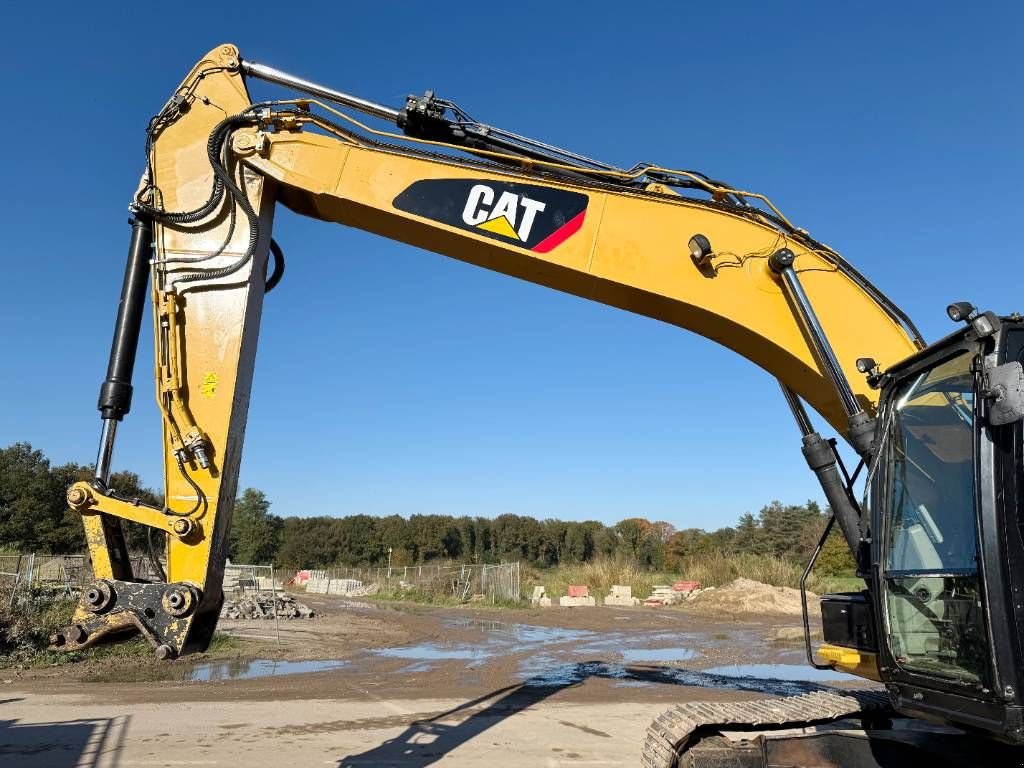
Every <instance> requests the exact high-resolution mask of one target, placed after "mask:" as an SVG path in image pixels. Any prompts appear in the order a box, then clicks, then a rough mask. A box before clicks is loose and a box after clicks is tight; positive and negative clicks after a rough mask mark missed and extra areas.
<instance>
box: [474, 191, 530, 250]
mask: <svg viewBox="0 0 1024 768" xmlns="http://www.w3.org/2000/svg"><path fill="white" fill-rule="evenodd" d="M494 197H495V194H494V190H493V189H491V188H490V187H488V186H486V185H484V184H474V185H473V187H472V188H471V189H470V190H469V197H468V198H467V199H466V207H465V208H463V209H462V220H463V221H464V222H466V223H467V224H468V225H469V226H471V227H479V228H480V229H482V230H484V231H486V232H494V233H495V234H496V235H504V236H505V237H509V238H514V239H517V240H522V241H523V242H526V241H527V240H529V239H530V230H531V229H533V221H534V219H536V218H537V214H538V213H541V212H542V211H543V210H544V209H545V208H546V207H547V206H545V204H544V203H542V202H540V201H539V200H531V199H530V198H528V197H526V196H525V195H524V196H520V195H516V194H514V193H512V192H508V191H505V192H502V193H501V197H499V198H498V202H497V204H495V203H494ZM491 206H493V207H491ZM520 208H522V215H520ZM517 219H518V220H519V226H518V228H517V227H516V220H517Z"/></svg>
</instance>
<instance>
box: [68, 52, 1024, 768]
mask: <svg viewBox="0 0 1024 768" xmlns="http://www.w3.org/2000/svg"><path fill="white" fill-rule="evenodd" d="M252 80H260V81H264V82H265V83H268V84H270V86H272V87H274V88H277V89H279V90H281V91H282V92H283V94H282V95H284V96H286V98H280V99H275V100H271V101H263V102H255V103H254V102H253V101H251V100H250V97H249V92H248V89H247V83H249V82H250V81H252ZM264 87H265V88H266V87H268V86H264ZM278 204H280V205H284V206H286V207H287V208H289V209H291V210H292V211H294V212H296V213H298V214H301V215H304V216H309V217H311V218H314V219H320V220H322V221H327V222H335V223H338V224H343V225H346V226H349V227H356V228H359V229H362V230H366V231H368V232H372V233H376V234H378V235H381V236H383V237H386V238H390V239H392V240H396V241H401V242H403V243H408V244H411V245H414V246H418V247H419V248H422V249H425V250H427V251H433V252H435V253H439V254H443V255H445V256H449V257H451V258H454V259H458V260H460V261H463V262H467V263H469V264H475V265H477V266H480V267H483V268H485V269H489V270H493V271H495V272H499V273H502V274H505V275H511V276H514V277H517V278H520V279H523V280H528V281H530V282H532V283H536V284H538V285H543V286H547V287H550V288H553V289H555V290H558V291H562V292H564V293H568V294H572V295H574V296H579V297H584V298H586V299H590V300H591V301H595V302H600V303H602V304H606V305H609V306H612V307H617V308H620V309H623V310H626V311H628V312H633V313H636V314H640V315H645V316H647V317H650V318H654V319H656V320H660V321H662V322H665V323H670V324H672V325H675V326H678V327H680V328H683V329H686V330H689V331H692V332H694V333H697V334H700V335H701V336H704V337H707V338H709V339H712V340H714V341H716V342H718V343H719V344H721V345H724V346H725V347H728V348H729V349H731V350H734V351H735V352H736V353H738V354H740V355H742V356H743V357H745V358H747V359H748V360H750V361H751V362H753V363H755V364H756V365H758V366H760V367H761V368H763V369H764V370H766V371H768V372H769V373H770V374H772V376H773V377H775V378H776V379H777V380H778V382H779V385H780V387H781V392H782V399H784V400H785V402H786V403H787V404H788V406H789V408H790V410H791V411H792V413H793V416H794V418H795V421H796V424H797V427H798V428H799V431H800V437H801V443H800V448H801V451H802V453H803V455H804V458H805V460H806V461H807V464H808V466H809V467H810V469H811V471H812V472H813V473H814V474H815V475H816V476H817V478H818V480H819V481H820V484H821V488H822V491H823V494H824V496H825V498H826V499H827V501H828V505H829V507H830V509H831V513H832V517H831V521H830V522H829V529H831V528H832V526H833V523H838V526H839V532H841V534H842V538H843V539H844V541H845V543H846V545H847V546H848V547H849V550H850V553H851V555H852V556H853V558H854V560H855V561H856V564H857V569H858V576H859V577H860V578H862V579H863V581H864V585H865V586H864V589H863V590H861V591H859V592H852V593H843V594H836V595H825V596H823V597H822V598H821V615H822V624H823V635H824V636H823V640H824V642H823V644H822V645H820V647H818V648H816V649H812V645H811V641H810V631H809V628H808V618H807V617H808V614H807V608H806V599H805V614H804V627H805V642H806V651H807V656H808V661H809V663H811V664H812V665H814V666H816V667H820V668H827V669H835V670H840V671H843V672H847V673H850V674H852V675H856V676H859V677H861V678H864V679H865V680H866V681H873V682H865V684H864V685H863V686H860V687H858V688H850V687H845V688H822V689H821V690H815V691H813V692H810V693H806V694H803V695H800V696H793V697H788V698H774V699H766V700H763V701H753V702H732V703H723V702H703V703H701V702H698V703H690V704H680V705H678V706H676V707H673V708H672V709H670V710H668V711H667V712H665V713H664V714H663V715H662V716H661V717H659V718H657V719H656V720H655V721H654V722H653V723H652V724H651V726H650V727H649V729H648V731H647V733H646V737H645V743H644V748H643V754H642V758H641V759H642V764H643V765H645V766H647V768H655V767H663V766H675V765H680V766H699V767H700V768H714V767H716V766H776V767H777V766H826V765H827V766H831V765H842V766H876V765H894V764H897V763H898V764H900V765H906V764H908V763H907V761H908V760H920V759H927V760H930V761H931V762H932V764H933V765H936V766H939V765H961V764H967V763H974V764H982V765H1024V762H1022V758H1021V757H1020V753H1019V752H1018V748H1019V746H1020V745H1024V648H1022V643H1021V638H1022V637H1024V438H1022V421H1024V371H1022V362H1024V318H1022V317H1021V315H1020V314H1010V315H1003V316H1000V315H997V314H995V313H993V312H991V311H979V310H977V309H975V308H974V306H972V305H971V304H970V303H969V302H956V303H953V304H951V305H949V307H948V309H947V313H948V315H949V318H950V320H951V321H952V322H953V323H955V324H956V325H955V326H954V330H953V332H952V333H950V334H949V335H948V336H947V337H946V338H944V339H942V340H940V341H937V342H935V343H933V344H926V343H925V341H924V340H923V339H922V337H921V334H920V333H919V332H918V330H917V328H916V327H915V326H914V324H913V323H912V322H911V320H910V318H909V317H907V315H906V314H905V313H904V312H902V311H901V310H900V309H899V308H898V307H897V306H896V305H895V304H894V303H893V302H892V301H891V300H890V299H889V298H888V297H886V295H885V294H884V293H883V292H882V291H881V290H879V288H877V287H876V286H875V285H874V284H873V283H872V282H871V281H870V280H868V278H867V277H865V276H864V275H863V274H861V273H860V272H859V271H858V270H857V269H856V267H854V266H853V265H852V264H851V263H850V262H848V261H847V260H846V259H845V258H843V257H842V256H841V255H840V254H839V253H837V252H836V251H835V250H833V249H832V248H830V247H828V246H827V245H825V244H824V243H822V242H821V241H819V240H817V239H816V238H814V237H813V236H812V235H811V234H810V233H809V232H808V231H807V230H806V229H802V228H800V227H797V226H796V225H795V224H793V223H792V222H791V221H790V220H789V219H788V218H786V216H785V215H784V214H783V213H782V212H781V211H780V210H779V209H778V208H777V207H776V206H775V205H774V204H773V203H772V202H771V201H770V200H769V199H768V198H767V197H765V196H764V195H761V194H757V193H753V192H749V191H745V190H743V189H741V188H738V187H735V186H733V185H730V184H727V183H725V182H723V181H719V180H716V179H714V178H713V177H710V176H708V175H706V174H704V173H700V172H698V171H694V170H681V169H672V168H668V167H663V166H659V165H654V164H648V163H641V164H637V165H634V166H633V167H631V168H623V167H617V166H614V165H610V164H607V163H604V162H601V161H598V160H594V159H591V158H588V157H585V156H583V155H581V154H578V153H575V152H571V151H568V150H565V149H560V148H558V147H555V146H552V145H549V144H546V143H544V142H541V141H538V140H535V139H531V138H528V137H525V136H521V135H518V134H515V133H512V132H510V131H506V130H502V129H499V128H496V127H494V126H491V125H487V124H484V123H481V122H479V121H477V120H475V119H474V118H472V117H471V116H470V115H469V114H468V113H467V112H466V111H464V110H463V109H462V108H461V107H459V106H458V105H457V104H455V103H454V102H452V101H449V100H447V99H444V98H441V97H440V96H438V95H436V94H434V93H433V92H430V91H428V92H427V93H425V94H424V95H422V96H418V95H415V96H409V97H408V98H407V100H406V102H405V104H404V105H402V106H401V107H400V108H398V109H393V108H390V107H387V106H384V105H381V104H377V103H374V102H372V101H368V100H365V99H362V98H359V97H356V96H353V95H351V94H347V93H344V92H341V91H338V90H334V89H332V88H329V87H326V86H323V85H319V84H317V83H314V82H311V81H308V80H305V79H302V78H300V77H296V76H294V75H291V74H288V73H286V72H283V71H280V70H277V69H275V68H273V67H270V66H267V65H264V64H260V63H257V62H253V61H249V60H247V59H243V58H242V56H241V55H240V53H239V50H238V48H236V47H235V46H233V45H220V46H218V47H216V48H214V49H213V50H212V51H210V52H209V53H208V54H207V55H206V56H204V57H203V58H202V59H201V60H200V61H199V62H198V63H197V64H196V65H195V67H194V68H193V69H192V70H191V72H189V74H188V75H187V76H186V77H185V79H184V80H183V81H182V83H181V85H180V86H179V87H178V88H177V89H176V90H175V91H174V92H173V94H172V95H171V97H170V98H169V99H168V100H167V102H166V103H165V104H164V105H163V107H162V108H161V109H160V110H159V112H157V113H156V115H155V116H153V117H152V119H150V121H149V123H148V125H147V127H146V166H145V172H144V174H143V176H142V179H141V182H140V184H139V186H138V188H137V190H136V191H135V194H134V197H133V199H132V201H131V205H130V210H131V221H130V225H131V239H130V244H129V249H128V258H127V263H126V267H125V272H124V280H123V284H122V288H121V298H120V304H119V306H118V310H117V317H116V323H115V329H114V334H113V341H112V345H111V350H110V358H109V365H108V369H107V375H106V378H105V380H104V381H103V383H102V385H101V388H100V394H99V402H98V407H99V411H100V414H101V424H102V428H101V435H100V444H99V450H98V455H97V460H96V469H95V477H94V478H92V480H90V481H83V482H78V483H76V484H74V485H73V486H72V487H71V488H70V489H69V490H68V494H67V497H68V503H69V505H70V507H71V508H72V509H73V510H75V511H77V512H78V513H80V514H81V517H82V522H83V525H84V531H85V538H86V542H87V545H88V550H89V557H90V559H91V563H92V569H93V572H94V576H95V580H94V581H93V582H92V583H91V584H90V585H88V586H87V588H85V589H84V590H83V591H82V594H81V597H80V600H79V604H78V606H77V608H76V611H75V614H74V617H73V619H72V623H71V625H70V626H68V627H66V628H65V629H63V630H62V631H61V632H60V633H58V634H57V635H55V636H54V637H53V638H52V645H53V647H54V648H55V649H59V650H63V651H75V650H79V649H82V648H86V647H89V646H92V645H94V644H96V643H99V642H109V641H113V640H117V639H119V638H123V637H126V636H128V635H131V634H141V635H143V636H144V637H145V638H146V639H147V640H148V641H149V642H150V643H151V644H152V645H153V647H154V649H155V654H156V657H157V658H158V659H165V660H169V659H174V658H176V657H178V656H182V655H185V654H188V653H193V652H200V651H203V650H204V649H205V648H206V647H207V646H208V644H209V643H210V640H211V636H212V633H213V631H214V628H215V626H216V624H217V617H218V614H219V609H220V607H221V604H222V602H223V591H222V583H223V574H224V566H225V560H226V557H227V542H228V532H229V529H230V526H231V513H232V506H233V502H234V499H235V493H236V484H237V479H238V471H239V463H240V460H241V455H242V441H243V434H244V431H245V425H246V413H247V409H248V404H249V395H250V386H251V382H252V378H253V369H254V361H255V355H256V346H257V337H258V332H259V325H260V314H261V309H262V306H263V301H264V296H265V295H266V294H267V293H268V292H269V291H271V290H272V289H273V288H274V286H275V285H276V284H277V283H278V282H279V281H280V279H281V276H282V274H283V271H284V255H283V251H282V249H281V248H280V247H279V246H278V245H277V243H276V242H275V241H274V239H273V238H272V235H271V232H272V227H273V219H274V210H275V208H276V207H277V205H278ZM147 293H148V295H149V302H150V303H151V306H152V317H153V332H154V336H155V358H156V359H155V367H154V372H155V378H156V399H157V403H158V405H159V409H160V412H161V414H162V421H163V431H162V435H163V456H164V470H165V472H164V475H165V480H164V501H163V505H162V506H160V507H154V506H147V505H146V504H144V503H141V502H139V501H138V500H135V499H131V498H124V497H122V496H120V495H118V493H117V492H116V490H114V489H112V488H110V487H109V480H110V471H111V460H112V455H113V450H114V444H115V438H116V432H117V426H118V424H119V423H120V422H121V421H122V419H123V418H124V416H125V415H126V414H127V413H128V412H129V409H130V407H131V401H132V374H133V369H134V364H135V357H136V350H137V343H138V339H139V334H140V328H141V323H142V317H143V313H144V309H145V305H146V303H147ZM712 378H713V377H712ZM739 407H743V406H739ZM808 407H809V408H810V409H813V411H815V412H817V414H819V416H820V417H821V420H822V421H823V422H824V423H825V424H827V426H828V428H829V429H832V430H835V433H836V436H835V437H825V436H822V435H821V434H820V432H819V431H818V430H816V429H815V426H814V423H813V422H812V420H811V418H810V416H809V413H808ZM840 440H842V441H844V442H845V443H846V445H847V446H849V449H850V450H851V453H850V454H849V455H852V454H854V453H855V454H856V456H857V458H858V459H859V464H858V466H857V468H856V469H855V470H853V471H852V472H851V471H849V470H848V469H847V467H846V465H845V464H844V463H843V461H842V456H841V452H840V450H839V441H840ZM281 450H282V452H283V453H284V454H285V455H288V454H290V453H291V449H290V448H289V447H288V446H281ZM862 473H863V476H862ZM857 489H862V492H859V491H858V490H857ZM123 521H129V522H131V523H134V524H139V525H142V526H145V527H146V529H147V530H148V531H149V532H150V534H151V536H150V544H151V546H150V556H151V561H152V566H153V570H154V571H155V573H156V574H157V577H156V578H153V577H152V576H151V575H150V574H147V576H149V578H143V577H142V576H140V575H136V574H135V573H133V570H132V564H131V561H130V560H129V556H128V551H127V548H126V545H125V537H124V533H123V528H122V522H123ZM828 534H829V530H826V531H825V534H824V535H823V537H822V540H821V542H820V543H819V547H818V550H819V551H820V549H821V546H822V544H823V543H824V541H825V536H827V535H828ZM816 554H817V553H816ZM815 556H816V555H815ZM813 563H814V560H813V559H812V561H811V563H810V564H809V565H808V572H809V571H810V568H811V567H812V566H813ZM164 564H166V566H165V565H164ZM805 581H806V573H805Z"/></svg>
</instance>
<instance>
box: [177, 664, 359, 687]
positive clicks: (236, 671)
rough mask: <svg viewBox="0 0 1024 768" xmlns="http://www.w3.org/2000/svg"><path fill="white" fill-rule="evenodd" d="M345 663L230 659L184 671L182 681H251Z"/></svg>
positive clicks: (332, 668) (320, 669)
mask: <svg viewBox="0 0 1024 768" xmlns="http://www.w3.org/2000/svg"><path fill="white" fill-rule="evenodd" d="M347 663H348V662H346V661H271V660H269V659H251V660H247V659H232V660H231V661H214V662H210V663H207V664H197V665H196V666H194V667H192V668H191V669H189V670H187V671H185V674H184V676H183V678H182V679H184V680H187V681H190V682H211V681H216V680H251V679H252V678H255V677H279V676H281V675H301V674H306V673H308V672H329V671H331V670H334V669H340V668H341V667H344V666H345V665H346V664H347Z"/></svg>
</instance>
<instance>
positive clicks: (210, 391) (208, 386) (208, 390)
mask: <svg viewBox="0 0 1024 768" xmlns="http://www.w3.org/2000/svg"><path fill="white" fill-rule="evenodd" d="M199 392H200V394H202V396H203V397H209V398H212V397H213V396H214V395H216V394H217V374H216V373H214V372H213V371H210V372H208V373H204V374H203V383H202V384H200V385H199Z"/></svg>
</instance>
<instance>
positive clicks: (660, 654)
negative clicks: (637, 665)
mask: <svg viewBox="0 0 1024 768" xmlns="http://www.w3.org/2000/svg"><path fill="white" fill-rule="evenodd" d="M699 655H700V654H699V653H697V652H696V651H694V650H692V649H690V648H627V649H626V650H624V651H622V660H623V661H625V662H640V661H690V660H692V659H695V658H697V657H698V656H699Z"/></svg>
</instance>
